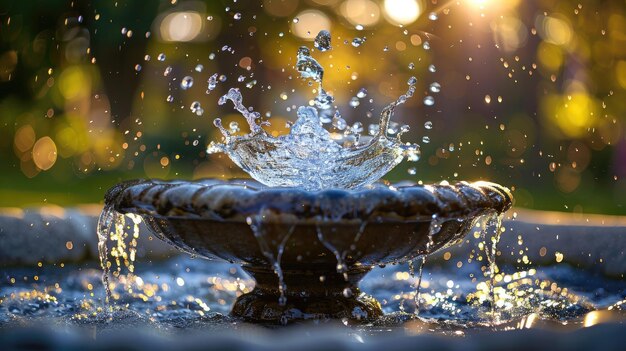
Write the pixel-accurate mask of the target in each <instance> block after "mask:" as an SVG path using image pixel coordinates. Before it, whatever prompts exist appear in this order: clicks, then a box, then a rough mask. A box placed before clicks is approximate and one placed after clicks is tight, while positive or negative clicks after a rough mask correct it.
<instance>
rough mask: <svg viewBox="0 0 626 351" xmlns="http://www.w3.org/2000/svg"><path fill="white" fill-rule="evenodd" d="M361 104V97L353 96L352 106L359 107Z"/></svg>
mask: <svg viewBox="0 0 626 351" xmlns="http://www.w3.org/2000/svg"><path fill="white" fill-rule="evenodd" d="M360 104H361V101H360V100H359V98H357V97H353V98H352V99H350V106H352V107H357V106H359V105H360Z"/></svg>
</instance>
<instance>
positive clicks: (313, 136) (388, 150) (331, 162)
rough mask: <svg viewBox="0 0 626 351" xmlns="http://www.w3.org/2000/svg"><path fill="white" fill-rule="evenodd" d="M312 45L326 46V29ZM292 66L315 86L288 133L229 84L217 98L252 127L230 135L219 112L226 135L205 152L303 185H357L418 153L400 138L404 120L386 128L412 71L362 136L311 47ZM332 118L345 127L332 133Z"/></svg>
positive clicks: (276, 181) (278, 182)
mask: <svg viewBox="0 0 626 351" xmlns="http://www.w3.org/2000/svg"><path fill="white" fill-rule="evenodd" d="M316 47H317V48H318V50H320V51H326V50H330V34H328V35H326V33H322V32H320V34H318V39H316ZM295 67H296V70H297V71H298V72H299V73H300V75H301V77H302V78H304V79H310V80H311V81H313V82H317V83H318V84H319V87H318V93H317V96H316V97H315V99H314V101H313V106H301V107H299V108H298V111H297V115H298V118H297V120H296V121H295V123H293V125H292V127H291V130H290V132H289V134H287V135H281V136H278V137H273V136H271V135H270V134H268V133H267V132H266V131H265V130H264V129H263V128H262V127H263V126H264V125H268V124H269V123H268V122H261V121H260V118H261V115H260V114H259V113H258V112H254V111H252V110H251V109H248V108H246V107H245V106H244V105H243V98H242V95H241V92H240V91H239V89H236V88H232V89H230V90H229V91H228V93H227V94H226V95H224V96H222V98H220V100H219V104H221V105H222V104H224V103H226V102H227V101H231V102H232V103H233V105H234V108H235V110H237V111H238V112H239V113H241V114H242V115H243V116H244V117H245V118H246V121H247V123H248V126H249V127H250V133H249V134H247V135H243V136H238V135H233V134H232V133H230V132H229V131H228V130H226V128H224V127H223V126H222V122H221V120H220V119H219V118H217V119H215V121H214V124H215V126H216V127H217V128H219V130H220V131H221V133H222V135H223V137H224V140H223V143H216V142H211V143H210V144H209V146H208V147H207V152H208V153H210V154H211V153H219V152H223V153H226V154H227V155H228V156H229V157H230V158H231V160H233V162H235V164H237V165H238V166H239V167H241V168H242V169H243V170H244V171H246V172H247V173H248V174H250V176H252V178H254V179H256V180H258V181H260V182H261V183H263V184H266V185H269V186H289V187H302V188H304V189H307V190H315V189H326V188H347V189H352V188H358V187H360V186H364V185H367V184H371V183H373V182H375V181H376V180H378V179H380V178H381V177H382V176H384V175H385V174H386V173H387V172H389V171H390V170H391V169H392V168H394V167H395V166H396V165H398V164H399V163H400V162H402V160H403V159H405V158H407V159H408V160H410V161H417V160H418V159H419V157H420V148H419V145H417V144H411V143H403V142H402V140H401V136H402V134H403V133H405V132H406V131H408V126H406V127H404V128H402V129H401V130H397V133H395V136H393V137H392V136H390V135H389V134H394V133H389V131H390V126H391V124H392V122H391V117H392V116H393V113H394V111H395V109H396V107H397V106H399V105H401V104H403V103H405V102H406V101H407V99H408V98H410V97H412V96H413V94H414V93H415V85H416V83H417V79H416V78H415V77H411V78H410V79H409V80H408V82H407V83H408V89H407V91H406V93H404V94H402V95H401V96H400V97H399V98H398V99H397V100H396V101H394V102H392V103H390V104H389V105H387V107H385V108H384V109H383V111H382V113H381V116H380V121H379V123H378V126H377V128H376V132H375V133H370V136H362V135H361V132H362V131H363V128H362V125H361V127H360V128H359V127H358V126H357V127H356V128H352V127H351V128H348V126H347V123H346V122H345V120H343V118H342V117H341V114H340V113H339V112H338V111H333V108H334V106H333V104H334V98H333V97H332V95H330V94H328V93H327V92H326V91H325V90H324V88H323V78H324V69H323V67H322V66H321V65H320V64H319V63H318V62H317V60H315V59H314V58H313V57H312V56H311V51H310V49H309V48H307V47H305V46H303V47H300V49H298V53H297V61H296V65H295ZM331 116H332V117H331ZM330 122H333V125H334V126H335V128H336V129H337V130H340V131H341V130H345V131H344V132H343V133H338V132H333V133H331V132H330V131H328V130H327V129H325V128H324V127H323V124H325V123H330ZM391 129H392V130H394V131H396V129H395V128H391ZM369 130H370V131H371V130H372V129H371V128H370V129H369Z"/></svg>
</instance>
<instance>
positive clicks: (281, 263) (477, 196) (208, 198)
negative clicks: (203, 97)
mask: <svg viewBox="0 0 626 351" xmlns="http://www.w3.org/2000/svg"><path fill="white" fill-rule="evenodd" d="M315 46H316V48H317V49H318V50H320V51H327V50H330V35H329V34H328V32H325V31H322V32H320V34H319V35H318V37H317V38H316V42H315ZM295 67H296V69H297V70H298V72H300V74H301V76H302V77H303V78H305V79H311V80H312V81H314V82H317V83H318V84H319V87H318V90H317V96H316V97H315V99H314V101H313V106H312V107H300V108H299V109H298V119H297V121H296V122H295V123H294V124H293V125H292V126H291V130H290V133H289V134H287V135H283V136H279V137H272V136H270V135H269V134H268V133H266V132H265V130H264V129H263V126H264V125H265V124H267V122H259V121H258V120H259V119H260V114H259V113H257V112H254V111H252V109H248V108H246V107H245V106H244V105H243V102H242V96H241V94H240V92H239V91H238V90H237V89H230V90H229V91H228V93H227V94H226V95H224V96H223V97H222V98H221V99H220V100H219V103H220V104H225V103H226V102H227V101H228V100H230V101H232V103H233V104H234V107H235V109H236V110H237V111H239V112H240V113H241V114H242V115H243V116H244V117H245V118H246V121H247V123H248V125H249V127H250V133H249V134H247V135H243V136H238V135H234V134H233V133H232V132H231V131H229V130H226V129H225V128H224V127H223V126H222V123H221V120H220V119H216V120H215V126H216V127H218V128H219V129H220V131H221V132H222V134H223V137H224V142H223V143H215V142H212V143H211V144H210V145H209V146H208V149H207V151H208V152H209V153H217V152H223V153H226V154H227V155H228V156H229V157H230V158H231V159H232V160H233V162H234V163H235V164H237V165H238V166H239V167H241V168H242V169H243V170H244V171H246V172H247V173H249V174H250V176H251V177H252V178H254V179H255V180H230V181H220V180H213V179H207V180H200V181H194V182H188V181H158V180H139V181H130V182H125V183H121V184H118V185H117V186H115V187H113V188H112V189H110V190H109V191H108V192H107V194H106V197H105V202H106V206H105V210H104V211H103V212H102V215H101V216H100V221H99V236H100V249H101V250H100V255H101V261H102V267H103V268H104V270H105V273H104V280H105V281H104V283H105V286H108V283H107V281H106V279H107V277H108V275H107V272H108V268H109V266H110V263H109V262H107V253H106V240H107V234H108V233H109V232H110V231H111V227H113V226H115V227H116V228H117V227H120V226H119V225H118V223H119V220H118V219H119V216H123V215H125V214H131V215H136V216H138V217H139V218H141V219H142V220H143V221H144V222H145V223H146V224H147V225H148V227H149V228H150V229H151V231H152V232H153V233H155V234H156V236H157V237H159V238H160V239H162V240H164V241H166V242H168V243H170V244H172V245H174V246H175V247H177V248H179V249H180V250H183V251H185V252H188V253H189V254H191V255H194V256H199V257H202V258H207V259H221V260H225V261H228V262H231V263H237V264H240V265H241V266H242V268H243V269H244V270H245V271H246V272H247V273H249V274H250V275H251V276H252V277H253V278H254V280H255V281H256V285H255V288H254V290H252V291H251V292H248V293H246V294H243V295H242V296H240V297H239V298H238V299H237V301H236V302H235V304H234V307H233V309H232V312H231V313H232V314H233V315H234V316H237V317H241V318H244V319H246V320H250V321H256V322H267V323H283V324H284V323H287V322H289V321H292V320H304V319H342V320H346V321H371V320H374V319H376V318H378V317H380V316H382V310H381V306H380V303H379V302H378V301H376V300H375V299H374V298H373V297H371V296H368V295H367V294H365V293H363V292H361V291H360V290H359V288H358V282H359V280H360V279H361V278H362V277H363V276H364V275H365V274H367V273H368V272H369V271H370V270H371V269H372V267H374V266H377V265H379V266H383V265H387V264H395V263H399V262H405V261H412V260H416V259H420V261H421V263H422V264H423V262H424V259H425V257H426V256H427V255H429V254H431V253H433V252H435V251H437V250H439V249H441V248H444V247H447V246H450V245H453V244H454V243H457V242H459V241H460V240H461V239H462V238H463V237H464V236H465V235H466V234H467V233H468V232H470V230H471V229H472V228H474V227H475V226H476V224H477V220H478V219H479V218H482V217H485V216H487V217H489V218H492V219H493V221H492V222H493V223H499V221H500V219H499V218H501V215H502V214H503V213H504V212H505V211H506V210H508V209H509V207H510V206H511V204H512V201H513V198H512V196H511V193H510V192H509V190H508V189H506V188H504V187H502V186H499V185H497V184H493V183H488V182H477V183H466V182H459V183H457V184H455V185H450V184H447V183H445V182H444V183H441V184H433V185H417V184H412V183H399V184H395V185H389V184H383V183H375V182H376V181H377V180H378V179H380V178H381V177H382V176H384V175H385V174H386V173H387V172H388V171H389V170H391V169H392V168H394V167H395V166H396V165H397V164H399V163H400V162H401V161H402V160H403V159H405V158H406V159H409V160H411V161H417V160H418V159H419V154H420V152H419V146H418V145H416V144H411V143H403V142H402V141H401V135H402V134H403V133H404V132H406V131H407V130H408V126H404V127H402V128H401V129H400V130H393V128H391V127H390V120H391V117H392V116H393V112H394V110H395V108H396V107H397V106H399V105H401V104H403V103H404V102H405V101H406V100H407V99H408V98H410V97H411V96H412V95H413V94H414V92H415V83H416V81H417V80H416V78H415V77H412V78H410V79H409V80H408V86H409V88H408V90H407V92H406V93H405V94H403V95H401V96H400V97H399V98H398V99H397V100H396V101H394V102H392V103H391V104H389V105H388V106H387V107H386V108H384V109H383V112H382V113H381V117H380V121H379V123H378V125H374V126H373V128H369V129H370V131H371V132H370V135H369V136H362V135H361V131H362V130H363V128H362V127H361V126H360V125H359V124H355V125H354V126H347V124H346V122H345V121H344V120H343V118H342V117H341V115H340V114H339V112H338V111H334V112H333V102H334V99H333V97H332V96H331V95H329V94H327V93H326V91H325V90H324V88H323V85H322V81H323V75H324V70H323V69H322V67H321V65H320V64H319V63H318V62H317V61H316V60H315V59H314V58H313V57H312V56H311V51H310V49H309V48H307V47H304V46H303V47H301V48H300V49H299V50H298V55H297V62H296V65H295ZM214 87H215V83H213V84H211V81H209V89H210V90H211V89H212V88H214ZM331 122H332V124H333V126H334V127H335V129H336V130H344V132H343V134H339V133H337V132H334V133H331V132H329V131H328V130H327V129H325V128H324V127H323V125H324V124H326V123H331ZM391 134H395V136H392V135H391ZM121 227H123V224H122V225H121ZM116 230H117V229H116ZM122 230H123V229H122ZM499 231H500V230H499V227H496V229H495V232H496V233H498V234H499ZM117 235H118V236H119V235H120V234H119V233H118V234H117ZM490 255H491V256H490ZM493 255H495V250H493V249H491V253H490V254H489V255H488V256H490V257H491V262H493ZM420 267H421V266H420ZM420 272H421V269H420ZM417 287H418V288H419V283H418V284H417Z"/></svg>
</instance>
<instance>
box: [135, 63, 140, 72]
mask: <svg viewBox="0 0 626 351" xmlns="http://www.w3.org/2000/svg"><path fill="white" fill-rule="evenodd" d="M135 71H137V72H139V71H141V65H140V64H136V65H135Z"/></svg>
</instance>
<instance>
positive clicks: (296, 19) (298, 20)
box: [292, 17, 300, 23]
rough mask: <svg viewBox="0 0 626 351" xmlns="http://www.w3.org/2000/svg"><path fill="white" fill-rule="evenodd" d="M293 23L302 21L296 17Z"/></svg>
mask: <svg viewBox="0 0 626 351" xmlns="http://www.w3.org/2000/svg"><path fill="white" fill-rule="evenodd" d="M292 22H293V23H298V22H300V19H299V18H298V17H296V18H294V19H293V21H292Z"/></svg>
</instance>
